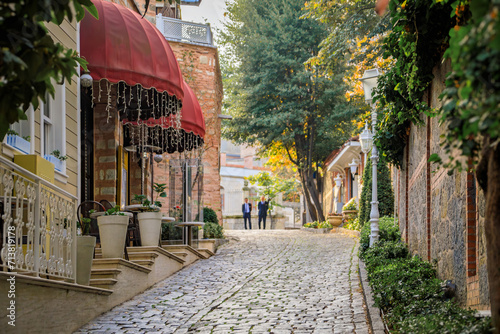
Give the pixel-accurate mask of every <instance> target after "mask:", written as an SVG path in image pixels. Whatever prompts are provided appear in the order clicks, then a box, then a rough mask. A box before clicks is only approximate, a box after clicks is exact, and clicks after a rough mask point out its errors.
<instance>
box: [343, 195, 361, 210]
mask: <svg viewBox="0 0 500 334" xmlns="http://www.w3.org/2000/svg"><path fill="white" fill-rule="evenodd" d="M357 209H358V207H357V206H356V197H353V198H351V199H350V200H349V202H347V203H346V204H345V205H344V206H343V207H342V211H346V210H357Z"/></svg>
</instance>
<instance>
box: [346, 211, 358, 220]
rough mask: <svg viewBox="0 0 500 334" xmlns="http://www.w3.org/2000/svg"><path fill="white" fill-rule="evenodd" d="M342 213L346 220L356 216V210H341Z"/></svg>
mask: <svg viewBox="0 0 500 334" xmlns="http://www.w3.org/2000/svg"><path fill="white" fill-rule="evenodd" d="M342 215H343V216H344V218H345V219H346V220H348V219H354V218H356V217H357V216H358V210H345V211H342Z"/></svg>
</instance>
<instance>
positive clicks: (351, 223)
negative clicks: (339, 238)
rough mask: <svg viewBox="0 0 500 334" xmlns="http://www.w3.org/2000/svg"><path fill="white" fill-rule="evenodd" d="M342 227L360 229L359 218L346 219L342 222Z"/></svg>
mask: <svg viewBox="0 0 500 334" xmlns="http://www.w3.org/2000/svg"><path fill="white" fill-rule="evenodd" d="M342 227H343V228H345V229H347V230H353V231H361V224H360V223H359V218H354V219H348V220H347V221H346V222H345V223H344V225H342Z"/></svg>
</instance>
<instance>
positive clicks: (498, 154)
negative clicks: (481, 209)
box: [476, 137, 500, 334]
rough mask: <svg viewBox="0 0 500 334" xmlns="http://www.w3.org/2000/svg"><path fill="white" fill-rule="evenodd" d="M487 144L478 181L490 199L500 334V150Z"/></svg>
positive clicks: (491, 277) (488, 224) (494, 307)
mask: <svg viewBox="0 0 500 334" xmlns="http://www.w3.org/2000/svg"><path fill="white" fill-rule="evenodd" d="M490 145H491V143H490V138H489V137H485V138H484V140H483V149H482V152H481V158H480V161H479V164H478V166H477V172H476V176H477V180H478V183H479V185H480V186H481V188H482V189H483V190H484V194H485V197H486V212H485V223H484V229H485V235H486V255H487V268H488V283H489V287H490V303H491V316H492V321H493V326H494V327H495V333H497V334H499V333H500V147H498V146H495V147H491V146H490Z"/></svg>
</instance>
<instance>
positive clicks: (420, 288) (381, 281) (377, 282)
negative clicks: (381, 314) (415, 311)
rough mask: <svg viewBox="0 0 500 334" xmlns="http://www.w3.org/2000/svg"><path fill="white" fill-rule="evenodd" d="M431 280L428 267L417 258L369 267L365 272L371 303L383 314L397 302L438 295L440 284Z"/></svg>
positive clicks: (427, 263)
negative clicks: (370, 291)
mask: <svg viewBox="0 0 500 334" xmlns="http://www.w3.org/2000/svg"><path fill="white" fill-rule="evenodd" d="M367 268H368V267H367ZM435 277H436V272H435V269H434V268H433V267H432V265H431V264H430V263H429V262H426V261H423V260H421V259H420V258H418V257H413V258H411V259H393V260H392V261H387V262H385V263H384V264H383V265H379V266H370V269H369V273H368V278H369V280H370V285H371V286H372V289H373V293H374V298H373V299H374V301H375V304H376V305H377V306H378V307H380V308H382V309H383V310H384V311H387V310H389V309H391V308H393V307H395V306H396V305H398V304H401V303H403V304H407V303H408V302H409V301H415V300H425V299H428V298H431V297H436V296H439V295H440V293H441V281H440V280H438V279H437V278H435Z"/></svg>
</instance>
